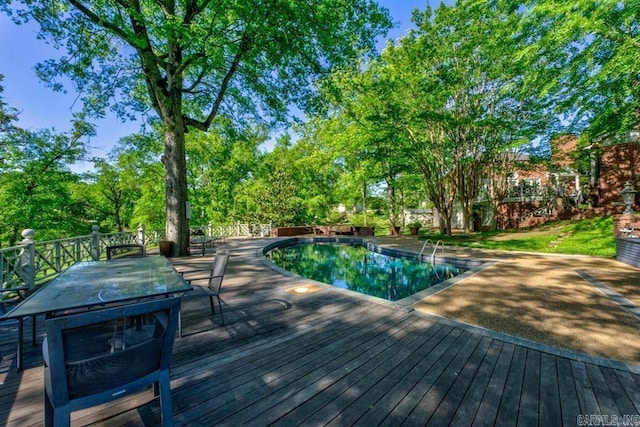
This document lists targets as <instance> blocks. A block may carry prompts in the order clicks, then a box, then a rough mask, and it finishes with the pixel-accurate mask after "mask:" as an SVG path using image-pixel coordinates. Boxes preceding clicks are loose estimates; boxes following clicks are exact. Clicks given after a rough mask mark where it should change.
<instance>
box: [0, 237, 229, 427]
mask: <svg viewBox="0 0 640 427" xmlns="http://www.w3.org/2000/svg"><path fill="white" fill-rule="evenodd" d="M145 255H146V251H145V248H144V247H143V246H139V245H118V246H116V247H109V248H107V261H90V262H82V263H79V264H76V265H74V266H72V267H70V268H69V269H67V270H66V271H64V272H63V273H62V274H60V275H59V276H58V277H56V278H55V279H54V280H52V281H51V282H49V283H47V284H46V285H44V286H43V287H42V288H40V289H38V290H37V291H36V292H34V293H33V294H32V295H30V296H29V297H27V298H25V299H22V298H20V299H16V300H15V301H13V302H15V303H17V305H15V307H13V308H12V309H10V310H8V311H5V312H4V313H1V314H2V315H1V316H0V321H8V322H17V326H18V344H17V352H16V353H17V354H16V365H17V369H18V370H19V371H20V370H22V367H23V366H22V363H23V361H22V359H23V319H24V318H26V317H31V318H32V319H33V322H32V324H33V329H34V331H33V336H32V342H33V344H34V345H35V342H36V337H35V320H36V316H38V315H44V318H45V322H46V338H45V339H44V341H43V344H42V351H43V361H44V366H45V370H44V375H45V396H46V397H45V424H46V425H55V426H58V425H69V422H70V413H71V412H72V411H75V410H79V409H82V408H87V407H91V406H95V405H98V404H102V403H105V402H108V401H110V400H114V399H118V398H120V397H123V396H126V395H129V394H131V393H134V392H136V391H138V390H140V389H142V388H145V387H147V386H151V385H153V389H154V396H160V405H161V414H162V422H163V425H172V415H171V414H172V410H171V390H170V386H169V362H170V359H171V352H172V348H173V341H174V336H175V334H176V332H177V331H179V336H182V332H183V331H182V322H181V310H180V302H181V300H182V298H198V297H207V298H209V299H210V303H211V311H212V313H214V314H215V308H214V301H213V298H217V304H218V309H219V311H220V314H221V315H222V305H221V302H220V297H219V292H220V288H221V285H222V279H223V276H224V272H225V268H226V264H227V261H228V259H229V252H228V251H218V253H216V256H215V259H214V262H213V263H212V265H211V267H210V268H207V269H200V270H191V271H183V272H178V271H176V270H175V268H174V267H173V266H172V264H171V263H170V262H169V261H168V260H167V259H166V258H165V257H162V256H145ZM192 284H193V285H194V286H192ZM201 284H203V285H205V286H199V285H201ZM3 308H4V306H3ZM222 322H223V324H224V317H223V318H222Z"/></svg>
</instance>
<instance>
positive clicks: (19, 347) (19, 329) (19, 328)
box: [16, 317, 23, 371]
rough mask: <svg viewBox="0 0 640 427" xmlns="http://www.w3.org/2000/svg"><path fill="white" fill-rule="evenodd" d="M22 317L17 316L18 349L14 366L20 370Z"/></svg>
mask: <svg viewBox="0 0 640 427" xmlns="http://www.w3.org/2000/svg"><path fill="white" fill-rule="evenodd" d="M22 329H23V328H22V317H18V349H17V352H16V366H17V368H18V371H22Z"/></svg>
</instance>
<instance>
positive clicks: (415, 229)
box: [407, 221, 422, 236]
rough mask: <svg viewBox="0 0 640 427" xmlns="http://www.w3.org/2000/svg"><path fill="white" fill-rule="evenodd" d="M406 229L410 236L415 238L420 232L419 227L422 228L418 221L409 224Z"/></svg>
mask: <svg viewBox="0 0 640 427" xmlns="http://www.w3.org/2000/svg"><path fill="white" fill-rule="evenodd" d="M407 227H408V228H409V232H410V233H411V234H412V235H414V236H417V235H418V232H419V231H420V227H422V223H421V222H420V221H414V222H410V223H409V224H407Z"/></svg>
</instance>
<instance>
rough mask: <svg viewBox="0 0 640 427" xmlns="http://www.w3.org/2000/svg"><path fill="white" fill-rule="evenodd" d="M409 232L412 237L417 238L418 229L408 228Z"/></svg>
mask: <svg viewBox="0 0 640 427" xmlns="http://www.w3.org/2000/svg"><path fill="white" fill-rule="evenodd" d="M409 232H410V233H411V234H412V235H413V236H417V235H418V233H419V232H420V227H409Z"/></svg>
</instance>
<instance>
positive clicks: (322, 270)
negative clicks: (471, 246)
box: [264, 241, 467, 301]
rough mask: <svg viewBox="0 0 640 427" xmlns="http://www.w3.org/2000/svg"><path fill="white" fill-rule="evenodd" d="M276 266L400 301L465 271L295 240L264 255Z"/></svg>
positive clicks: (351, 245) (354, 246)
mask: <svg viewBox="0 0 640 427" xmlns="http://www.w3.org/2000/svg"><path fill="white" fill-rule="evenodd" d="M264 255H265V258H266V259H267V260H268V261H269V262H271V263H273V264H275V265H276V266H277V267H279V268H281V269H284V270H287V271H290V272H293V273H295V274H298V275H300V276H303V277H306V278H308V279H312V280H316V281H318V282H322V283H327V284H330V285H333V286H336V287H339V288H343V289H348V290H351V291H355V292H359V293H361V294H366V295H370V296H374V297H378V298H383V299H386V300H388V301H398V300H401V299H403V298H406V297H408V296H410V295H413V294H415V293H418V292H420V291H423V290H425V289H428V288H430V287H432V286H434V285H437V284H439V283H441V282H443V281H445V280H448V279H451V278H453V277H455V276H457V275H458V274H461V273H462V272H464V271H466V270H467V269H465V268H460V267H456V266H453V265H447V264H437V265H434V264H430V263H422V262H418V260H417V259H415V258H413V259H411V258H408V257H395V256H390V255H387V254H382V253H377V252H374V251H370V250H368V249H367V248H366V247H364V246H363V245H362V243H360V242H358V241H355V242H342V243H340V242H322V241H301V242H300V241H294V242H293V243H288V244H284V245H283V246H280V247H277V246H276V247H274V248H271V249H270V250H269V249H267V251H266V252H265V254H264Z"/></svg>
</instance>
